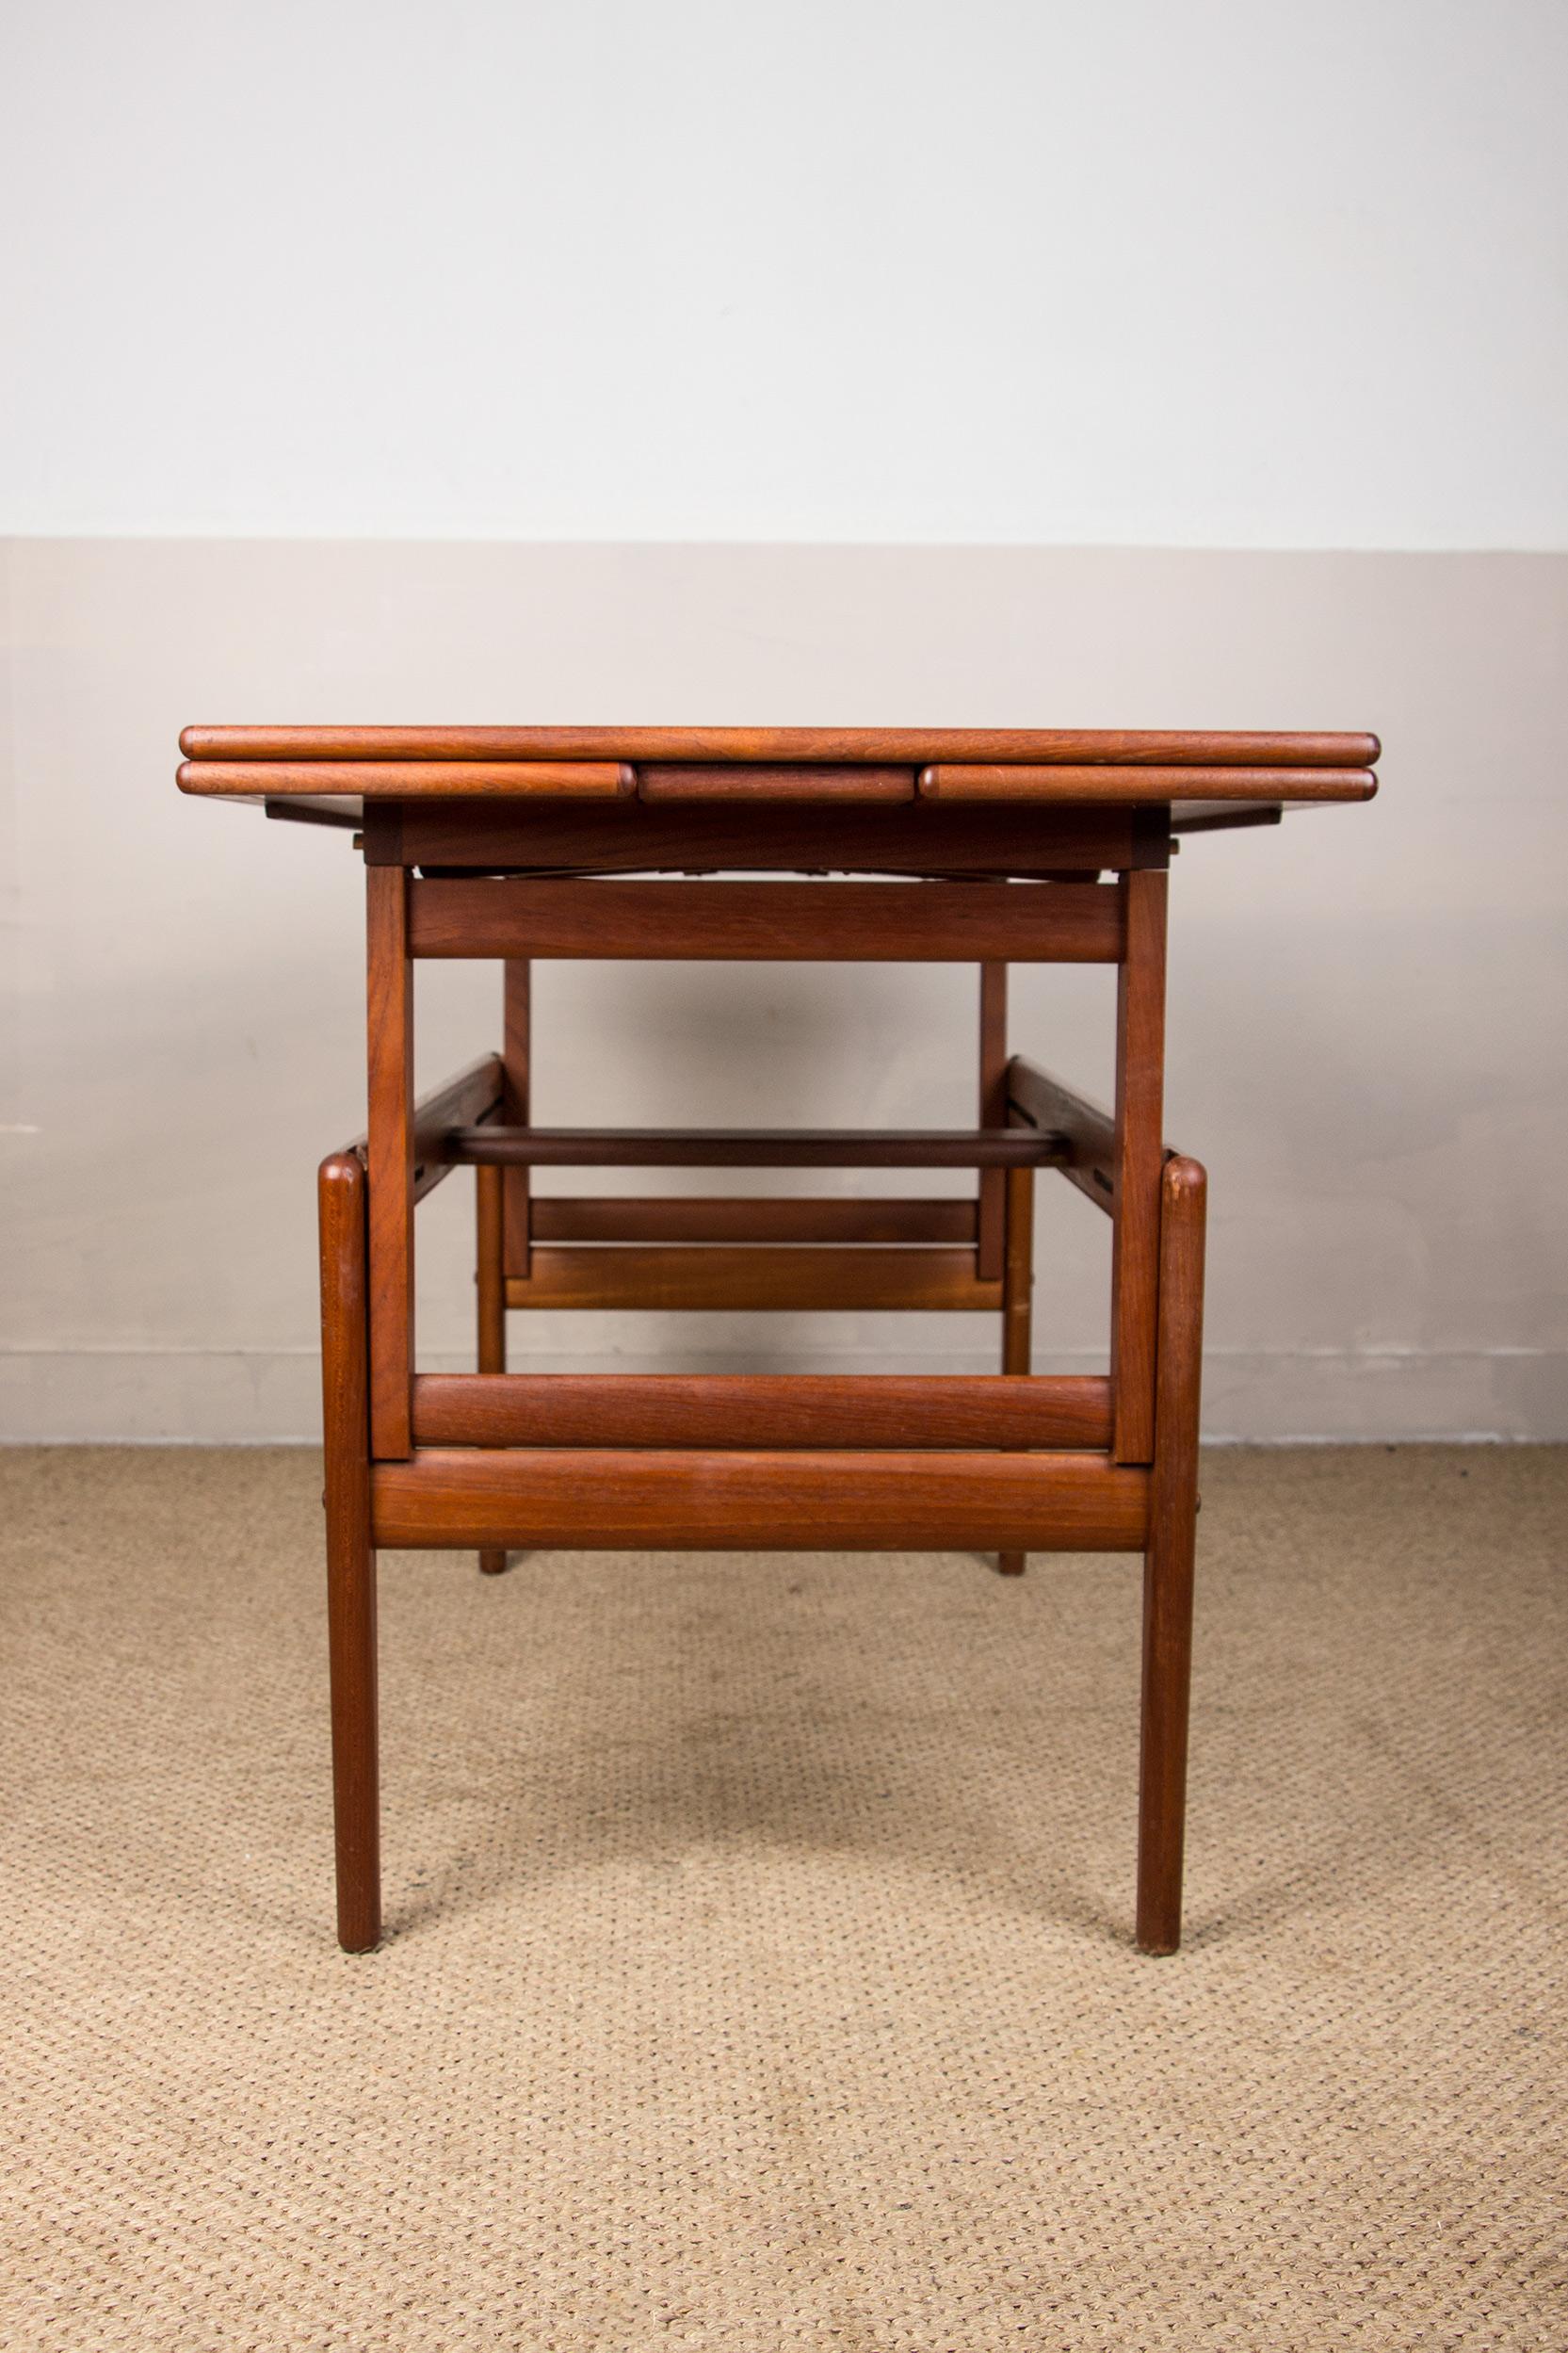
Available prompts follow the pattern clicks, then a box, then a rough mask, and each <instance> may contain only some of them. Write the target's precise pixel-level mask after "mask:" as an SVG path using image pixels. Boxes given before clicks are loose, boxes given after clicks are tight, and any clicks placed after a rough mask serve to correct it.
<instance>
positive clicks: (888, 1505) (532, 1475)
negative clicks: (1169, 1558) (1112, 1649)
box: [370, 1448, 1149, 1552]
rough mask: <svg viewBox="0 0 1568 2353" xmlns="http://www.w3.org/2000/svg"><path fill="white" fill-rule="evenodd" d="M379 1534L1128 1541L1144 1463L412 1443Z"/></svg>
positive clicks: (1047, 1543) (456, 1538)
mask: <svg viewBox="0 0 1568 2353" xmlns="http://www.w3.org/2000/svg"><path fill="white" fill-rule="evenodd" d="M370 1506H371V1523H372V1533H373V1541H374V1542H375V1543H377V1544H379V1545H383V1546H392V1545H409V1546H416V1547H425V1546H436V1547H441V1546H447V1547H454V1548H456V1547H464V1548H466V1547H473V1546H507V1545H512V1546H519V1547H527V1548H529V1549H531V1550H538V1549H540V1548H542V1547H544V1546H550V1545H563V1546H573V1547H589V1548H594V1549H602V1550H624V1551H639V1550H655V1551H659V1550H662V1551H671V1550H679V1551H729V1550H732V1549H733V1550H748V1549H752V1548H755V1549H759V1550H767V1551H803V1552H814V1551H823V1550H838V1549H840V1548H842V1549H844V1550H855V1551H902V1550H921V1551H965V1550H975V1551H992V1550H998V1551H1008V1550H1020V1551H1032V1552H1076V1551H1108V1552H1135V1551H1140V1550H1142V1548H1143V1544H1144V1540H1145V1536H1146V1534H1147V1530H1148V1515H1149V1474H1148V1472H1147V1471H1146V1470H1140V1469H1125V1468H1122V1467H1119V1466H1117V1465H1115V1464H1112V1463H1111V1462H1109V1461H1108V1460H1107V1457H1106V1456H1105V1455H1104V1454H1094V1453H1082V1454H964V1453H952V1454H937V1453H909V1452H899V1453H865V1452H857V1453H840V1452H832V1453H817V1452H800V1453H773V1452H768V1453H763V1452H663V1451H660V1452H653V1451H650V1452H640V1451H630V1452H627V1451H622V1450H620V1449H592V1450H589V1449H577V1448H569V1449H567V1450H564V1451H555V1450H543V1451H540V1452H532V1451H528V1450H511V1449H509V1450H506V1451H504V1452H503V1451H498V1450H497V1451H491V1452H478V1451H474V1450H466V1449H461V1448H459V1449H455V1450H451V1451H448V1450H445V1449H441V1448H432V1449H421V1450H419V1451H416V1452H415V1453H414V1454H413V1455H412V1457H411V1458H410V1459H409V1460H408V1461H407V1462H381V1463H377V1464H374V1465H373V1466H372V1469H371V1474H370Z"/></svg>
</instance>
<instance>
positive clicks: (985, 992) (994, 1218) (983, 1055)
mask: <svg viewBox="0 0 1568 2353" xmlns="http://www.w3.org/2000/svg"><path fill="white" fill-rule="evenodd" d="M979 1064H980V1067H979V1114H978V1125H979V1126H980V1127H981V1128H1005V1127H1006V1126H1007V1124H1008V1097H1007V1069H1008V968H1007V966H1006V965H1005V964H982V965H981V966H980V1036H979ZM1006 1183H1007V1180H1006V1178H1005V1176H1003V1174H1002V1172H1001V1171H1000V1170H999V1169H994V1168H988V1169H982V1171H981V1172H980V1181H979V1218H978V1247H979V1259H978V1267H977V1272H978V1274H980V1275H981V1276H982V1277H983V1278H984V1280H985V1281H987V1282H988V1283H994V1282H995V1281H996V1280H997V1278H998V1277H999V1275H1000V1274H1001V1272H1002V1253H1003V1228H1004V1227H1005V1225H1006V1224H1007V1198H1006Z"/></svg>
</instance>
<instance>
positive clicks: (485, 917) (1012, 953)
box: [370, 867, 1124, 964]
mask: <svg viewBox="0 0 1568 2353" xmlns="http://www.w3.org/2000/svg"><path fill="white" fill-rule="evenodd" d="M370 872H371V873H372V874H385V873H388V872H397V873H400V872H401V869H400V868H396V869H394V868H385V867H372V868H370ZM408 889H409V917H408V953H409V955H410V956H462V957H477V958H489V957H501V958H507V957H515V958H529V957H533V958H539V957H550V958H558V957H585V958H588V959H590V960H591V959H594V958H601V957H610V958H619V957H625V958H639V957H655V958H658V959H661V960H662V959H666V958H669V959H673V960H677V961H690V962H714V961H723V962H746V961H752V960H756V961H763V962H769V963H772V962H784V963H813V964H888V963H893V964H985V963H1002V964H1116V963H1118V962H1119V961H1120V960H1121V957H1122V952H1123V922H1124V914H1123V899H1124V894H1123V892H1122V891H1121V890H1120V889H1118V888H1117V887H1116V885H1114V884H1108V883H1092V882H1070V883H994V882H992V883H987V882H974V883H927V882H908V883H771V882H768V883H731V882H678V883H668V882H665V883H644V882H633V883H628V882H606V881H602V880H599V881H590V882H574V881H569V880H565V879H561V878H554V879H548V880H544V881H538V880H532V879H525V878H524V877H521V876H518V875H484V876H476V877H472V878H471V877H467V876H463V877H450V876H447V877H438V878H434V879H432V878H427V877H421V878H419V879H417V880H412V881H411V882H410V884H409V886H408Z"/></svg>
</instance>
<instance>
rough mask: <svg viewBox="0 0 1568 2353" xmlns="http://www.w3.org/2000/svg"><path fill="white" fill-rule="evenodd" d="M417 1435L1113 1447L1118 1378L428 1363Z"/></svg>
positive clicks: (552, 1441) (549, 1440)
mask: <svg viewBox="0 0 1568 2353" xmlns="http://www.w3.org/2000/svg"><path fill="white" fill-rule="evenodd" d="M413 1431H414V1437H415V1439H416V1441H417V1442H418V1444H420V1445H422V1446H551V1447H553V1446H599V1447H606V1446H608V1447H620V1446H664V1447H675V1446H719V1447H832V1446H833V1445H835V1444H839V1443H842V1441H843V1440H844V1439H845V1438H846V1437H850V1438H852V1439H853V1441H854V1444H855V1446H856V1447H857V1449H868V1448H881V1447H922V1448H924V1447H1107V1446H1108V1445H1109V1444H1110V1383H1109V1382H1108V1381H1104V1380H1093V1379H1084V1378H1080V1377H1076V1376H1075V1377H1072V1378H1063V1377H1053V1378H1042V1379H1039V1380H1027V1381H1017V1380H1009V1379H1007V1378H1006V1377H1004V1376H1000V1375H998V1376H996V1377H994V1378H985V1377H980V1378H974V1377H971V1376H955V1377H950V1378H949V1377H939V1376H934V1375H916V1376H914V1377H912V1378H908V1379H904V1378H899V1377H897V1376H890V1375H883V1374H864V1375H863V1374H850V1375H848V1376H846V1375H843V1374H838V1373H831V1374H811V1373H773V1374H770V1373H720V1374H718V1375H703V1374H699V1375H688V1374H684V1373H677V1372H655V1373H643V1374H638V1373H629V1374H623V1373H602V1372H592V1373H564V1372H548V1373H520V1372H513V1373H508V1374H505V1375H503V1376H501V1377H499V1378H495V1379H489V1380H485V1379H478V1378H476V1376H475V1375H474V1374H472V1373H422V1374H421V1375H420V1376H419V1377H418V1378H417V1379H416V1380H415V1382H414V1385H413Z"/></svg>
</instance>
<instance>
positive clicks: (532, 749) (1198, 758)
mask: <svg viewBox="0 0 1568 2353" xmlns="http://www.w3.org/2000/svg"><path fill="white" fill-rule="evenodd" d="M180 749H181V751H182V752H183V753H184V754H185V755H186V758H187V759H191V760H500V761H510V760H679V761H709V760H769V761H770V760H780V761H785V762H794V761H799V760H827V761H830V762H833V761H841V762H845V763H852V762H858V761H862V760H865V761H871V762H883V761H890V762H893V763H895V764H897V765H899V766H909V767H922V766H924V765H925V764H926V763H927V762H928V761H949V760H950V761H958V762H962V763H966V764H967V763H973V762H976V761H984V760H1025V761H1034V762H1046V761H1060V762H1067V763H1072V762H1092V763H1095V764H1100V763H1108V764H1111V765H1123V766H1124V765H1129V764H1132V763H1149V764H1152V765H1153V766H1155V767H1166V766H1178V765H1180V766H1186V765H1192V766H1196V767H1201V768H1203V767H1212V766H1216V765H1220V764H1223V765H1226V766H1236V767H1239V768H1258V767H1275V766H1278V767H1284V768H1302V767H1305V768H1369V767H1371V765H1372V764H1373V762H1374V761H1375V760H1376V759H1377V756H1378V739H1377V738H1376V736H1368V735H1315V734H1288V735H1279V734H1258V733H1249V732H1237V731H1236V730H1232V729H1221V730H1214V729H1207V728H1196V729H1193V728H1138V729H1132V730H1127V729H1122V728H1107V727H1087V728H1086V727H205V726H192V727H187V728H186V730H185V732H184V734H183V735H182V736H181V738H180Z"/></svg>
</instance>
